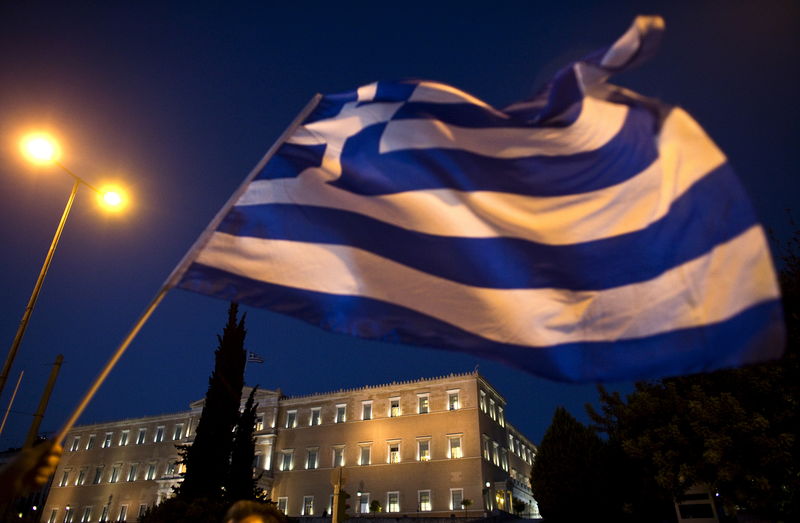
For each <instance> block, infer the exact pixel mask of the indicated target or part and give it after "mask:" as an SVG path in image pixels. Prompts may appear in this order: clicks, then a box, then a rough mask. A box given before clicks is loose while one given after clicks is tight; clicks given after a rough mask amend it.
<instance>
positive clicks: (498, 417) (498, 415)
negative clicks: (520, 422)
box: [497, 405, 506, 427]
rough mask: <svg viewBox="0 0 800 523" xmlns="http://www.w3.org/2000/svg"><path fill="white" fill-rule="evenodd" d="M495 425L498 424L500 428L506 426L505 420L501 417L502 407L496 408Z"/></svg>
mask: <svg viewBox="0 0 800 523" xmlns="http://www.w3.org/2000/svg"><path fill="white" fill-rule="evenodd" d="M497 423H499V424H500V426H501V427H505V426H506V418H505V417H504V415H503V407H501V406H500V405H498V406H497Z"/></svg>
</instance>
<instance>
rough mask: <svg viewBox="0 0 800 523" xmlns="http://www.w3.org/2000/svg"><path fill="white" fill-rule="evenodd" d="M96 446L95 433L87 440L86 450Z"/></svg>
mask: <svg viewBox="0 0 800 523" xmlns="http://www.w3.org/2000/svg"><path fill="white" fill-rule="evenodd" d="M93 447H94V434H90V435H89V440H88V441H87V442H86V450H92V448H93Z"/></svg>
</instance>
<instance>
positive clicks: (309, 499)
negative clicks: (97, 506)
mask: <svg viewBox="0 0 800 523" xmlns="http://www.w3.org/2000/svg"><path fill="white" fill-rule="evenodd" d="M302 515H303V516H313V515H314V496H303V513H302Z"/></svg>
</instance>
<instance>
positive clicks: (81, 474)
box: [75, 469, 86, 486]
mask: <svg viewBox="0 0 800 523" xmlns="http://www.w3.org/2000/svg"><path fill="white" fill-rule="evenodd" d="M84 483H86V469H81V470H79V471H78V477H76V478H75V484H76V485H78V486H80V485H83V484H84Z"/></svg>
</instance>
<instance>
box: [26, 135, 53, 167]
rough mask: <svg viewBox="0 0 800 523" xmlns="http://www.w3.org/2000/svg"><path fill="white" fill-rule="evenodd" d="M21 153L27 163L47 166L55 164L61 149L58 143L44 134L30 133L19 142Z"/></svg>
mask: <svg viewBox="0 0 800 523" xmlns="http://www.w3.org/2000/svg"><path fill="white" fill-rule="evenodd" d="M20 145H21V148H22V153H23V154H24V155H25V157H26V158H27V159H28V161H30V162H32V163H35V164H38V165H47V164H51V163H54V162H57V161H58V159H59V158H60V157H61V148H60V147H59V146H58V142H56V140H55V139H54V138H53V137H52V136H50V135H49V134H46V133H32V134H29V135H27V136H25V137H24V138H23V139H22V142H21V144H20Z"/></svg>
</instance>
